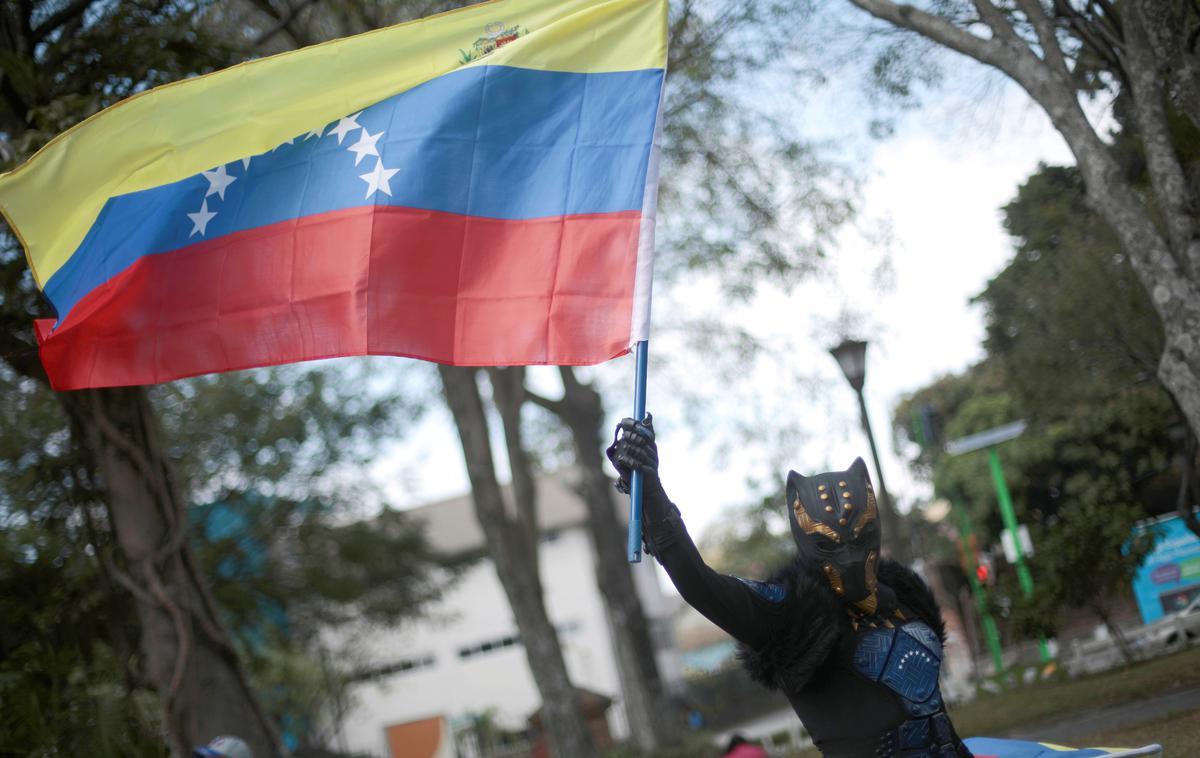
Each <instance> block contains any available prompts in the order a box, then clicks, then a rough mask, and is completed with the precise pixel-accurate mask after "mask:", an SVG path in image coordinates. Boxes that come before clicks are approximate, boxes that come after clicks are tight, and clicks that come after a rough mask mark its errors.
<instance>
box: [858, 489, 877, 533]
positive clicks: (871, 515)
mask: <svg viewBox="0 0 1200 758" xmlns="http://www.w3.org/2000/svg"><path fill="white" fill-rule="evenodd" d="M877 518H879V508H878V506H876V505H875V490H873V489H871V485H869V484H868V485H867V510H866V511H864V512H863V515H862V518H860V519H859V520H858V523H857V524H855V525H854V536H855V537H858V535H860V534H862V530H863V529H866V528H867V524H869V523H871V522H872V521H874V520H875V519H877Z"/></svg>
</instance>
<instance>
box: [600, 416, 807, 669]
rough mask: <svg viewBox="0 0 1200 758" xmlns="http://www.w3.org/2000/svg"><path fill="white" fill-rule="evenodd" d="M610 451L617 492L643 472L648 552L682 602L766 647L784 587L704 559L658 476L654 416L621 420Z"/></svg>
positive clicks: (778, 615) (779, 616)
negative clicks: (724, 571) (732, 572)
mask: <svg viewBox="0 0 1200 758" xmlns="http://www.w3.org/2000/svg"><path fill="white" fill-rule="evenodd" d="M607 453H608V457H609V460H611V461H612V464H613V466H614V467H616V469H617V473H618V474H620V476H621V482H620V483H618V488H619V489H621V490H622V491H623V492H627V491H628V483H629V475H630V473H631V472H632V471H633V470H634V469H639V470H641V472H642V476H643V480H644V482H643V484H644V486H643V488H642V493H643V495H642V507H643V520H642V537H643V539H644V541H645V543H646V552H648V553H650V554H651V555H653V556H654V557H655V558H656V559H657V560H658V562H659V563H660V564H662V567H663V568H664V569H666V571H667V575H668V576H670V577H671V582H672V583H674V585H675V589H677V590H679V594H680V595H681V596H682V597H683V599H684V600H685V601H686V602H687V603H688V605H690V606H692V607H693V608H695V609H696V610H697V611H699V612H700V613H701V614H702V615H703V616H704V617H705V618H707V619H708V620H709V621H711V622H713V623H714V624H716V625H717V626H719V627H721V628H722V629H724V630H725V631H726V632H728V633H729V634H730V635H732V636H733V637H734V638H735V639H737V640H738V641H739V642H742V643H744V644H746V645H749V646H750V647H761V646H762V645H763V644H765V643H766V642H767V640H768V638H769V637H770V635H771V633H772V631H773V630H774V629H775V627H776V626H777V625H778V624H779V623H780V622H781V621H782V618H783V601H784V593H783V588H782V587H779V586H777V585H771V584H764V583H762V582H755V581H751V580H744V579H739V578H737V577H733V576H728V575H726V574H720V573H717V572H716V571H713V570H712V569H711V568H710V567H709V566H708V565H707V564H706V563H705V562H704V559H703V558H702V557H700V551H699V550H697V549H696V544H695V543H694V542H693V541H692V538H691V536H690V535H689V534H688V531H687V527H686V526H684V524H683V518H682V517H681V516H680V513H679V509H678V508H676V507H675V506H674V505H673V504H672V503H671V501H670V499H669V498H667V493H666V491H664V490H663V486H662V482H661V481H660V480H659V478H658V447H657V445H656V444H655V441H654V427H653V424H652V421H651V418H650V416H649V415H647V416H646V420H645V421H644V422H637V421H634V420H633V419H631V418H627V419H624V420H623V421H621V423H620V424H618V425H617V437H616V439H615V440H614V441H613V444H612V446H611V447H609V448H608V450H607Z"/></svg>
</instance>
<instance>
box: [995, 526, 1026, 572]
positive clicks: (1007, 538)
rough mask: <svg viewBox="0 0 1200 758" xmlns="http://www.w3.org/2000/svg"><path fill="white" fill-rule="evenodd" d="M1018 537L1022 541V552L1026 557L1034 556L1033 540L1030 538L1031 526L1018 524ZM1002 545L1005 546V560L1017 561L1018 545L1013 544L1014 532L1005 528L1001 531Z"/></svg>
mask: <svg viewBox="0 0 1200 758" xmlns="http://www.w3.org/2000/svg"><path fill="white" fill-rule="evenodd" d="M1017 539H1019V540H1020V541H1021V554H1022V555H1024V556H1025V557H1026V558H1029V557H1032V556H1033V540H1031V539H1029V527H1027V526H1025V525H1024V524H1019V525H1018V526H1017ZM1000 546H1001V547H1003V548H1004V560H1006V561H1008V562H1009V563H1016V562H1017V547H1016V545H1014V544H1013V538H1012V532H1011V531H1009V530H1008V529H1005V530H1004V531H1003V532H1001V533H1000Z"/></svg>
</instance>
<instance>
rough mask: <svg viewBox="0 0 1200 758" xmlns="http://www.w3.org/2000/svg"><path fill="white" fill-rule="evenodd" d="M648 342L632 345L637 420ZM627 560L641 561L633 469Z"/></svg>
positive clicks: (637, 475)
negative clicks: (634, 359) (634, 360)
mask: <svg viewBox="0 0 1200 758" xmlns="http://www.w3.org/2000/svg"><path fill="white" fill-rule="evenodd" d="M648 345H649V343H648V342H647V341H646V340H642V341H641V342H638V343H637V345H636V346H635V347H634V355H635V358H636V367H635V369H634V371H635V377H634V380H633V381H634V383H633V417H634V418H635V419H638V420H639V421H640V420H642V419H644V418H645V417H646V362H647V360H649V353H650V351H649V349H648ZM627 545H628V547H629V562H630V563H641V562H642V472H641V471H639V470H637V469H634V471H633V473H632V475H631V476H630V477H629V540H628V542H627Z"/></svg>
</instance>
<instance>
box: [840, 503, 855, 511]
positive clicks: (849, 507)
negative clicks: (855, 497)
mask: <svg viewBox="0 0 1200 758" xmlns="http://www.w3.org/2000/svg"><path fill="white" fill-rule="evenodd" d="M842 510H843V511H852V510H854V503H842Z"/></svg>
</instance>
